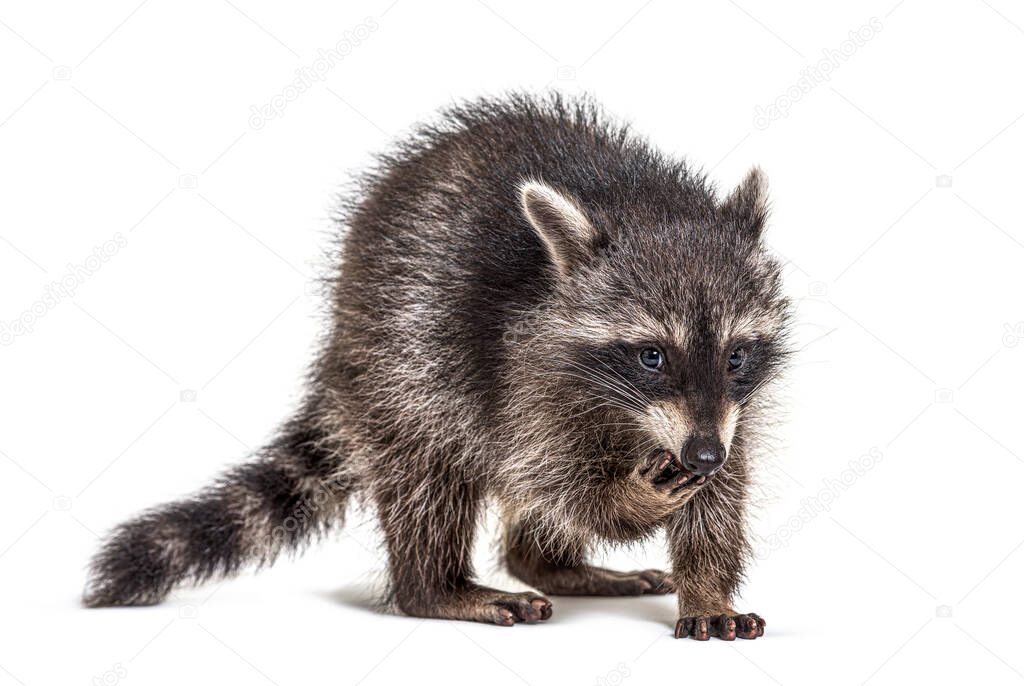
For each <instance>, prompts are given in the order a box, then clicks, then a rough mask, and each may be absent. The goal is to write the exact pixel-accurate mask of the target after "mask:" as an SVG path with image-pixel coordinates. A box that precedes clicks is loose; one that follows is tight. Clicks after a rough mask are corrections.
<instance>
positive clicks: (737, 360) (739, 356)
mask: <svg viewBox="0 0 1024 686" xmlns="http://www.w3.org/2000/svg"><path fill="white" fill-rule="evenodd" d="M746 359H747V351H746V350H744V349H743V348H736V349H735V350H733V351H732V353H731V354H730V355H729V361H728V364H729V371H730V372H734V371H736V370H737V369H739V368H740V367H742V366H743V363H744V362H745V361H746Z"/></svg>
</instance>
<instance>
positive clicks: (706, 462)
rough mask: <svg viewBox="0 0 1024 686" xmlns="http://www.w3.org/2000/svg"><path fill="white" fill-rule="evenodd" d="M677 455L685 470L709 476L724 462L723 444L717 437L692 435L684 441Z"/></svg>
mask: <svg viewBox="0 0 1024 686" xmlns="http://www.w3.org/2000/svg"><path fill="white" fill-rule="evenodd" d="M679 456H680V459H681V461H682V463H683V467H684V468H685V469H686V471H688V472H692V473H693V474H701V475H706V476H711V475H712V474H714V473H715V472H717V471H718V470H719V469H721V468H722V465H723V464H725V446H723V445H722V442H721V441H719V440H718V439H717V438H704V437H698V436H694V437H692V438H690V439H689V440H688V441H686V443H685V444H684V445H683V449H682V450H681V451H680V452H679Z"/></svg>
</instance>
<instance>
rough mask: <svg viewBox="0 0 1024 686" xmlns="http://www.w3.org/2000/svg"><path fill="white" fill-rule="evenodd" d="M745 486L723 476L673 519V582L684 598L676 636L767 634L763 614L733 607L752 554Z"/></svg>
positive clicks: (725, 637)
mask: <svg viewBox="0 0 1024 686" xmlns="http://www.w3.org/2000/svg"><path fill="white" fill-rule="evenodd" d="M719 477H721V478H719ZM742 486H743V483H742V482H737V481H736V479H735V477H733V476H731V475H729V474H726V473H724V472H723V473H720V474H719V475H718V476H716V477H715V479H713V480H711V481H710V482H708V484H707V485H706V486H705V487H704V488H703V489H701V490H700V491H699V492H698V493H697V494H696V495H695V496H694V497H693V498H692V499H691V500H690V501H689V502H688V503H687V504H686V505H685V506H684V507H683V508H682V509H681V510H679V511H678V512H677V513H675V514H673V515H672V516H671V517H670V518H669V521H668V527H667V533H668V539H669V547H670V549H671V554H672V578H673V579H674V580H675V583H676V587H677V589H678V594H679V617H680V619H679V621H678V622H677V623H676V629H675V637H676V638H684V637H687V636H692V637H693V638H695V639H697V640H698V641H706V640H708V639H709V638H711V637H717V638H720V639H722V640H725V641H731V640H734V639H735V638H736V637H737V636H739V637H740V638H757V637H758V636H762V635H764V628H765V621H764V620H763V619H762V618H761V617H760V616H759V615H757V614H754V613H753V612H749V613H741V612H737V611H736V610H734V609H733V606H732V601H733V598H734V597H735V595H736V591H737V589H738V587H739V584H740V581H741V580H742V578H743V570H744V567H745V566H746V562H747V559H748V557H749V555H750V547H749V543H748V541H747V537H746V531H745V523H744V519H743V510H744V508H743V503H742V501H741V502H737V498H736V494H737V493H742V492H743V491H742V490H736V489H737V488H742Z"/></svg>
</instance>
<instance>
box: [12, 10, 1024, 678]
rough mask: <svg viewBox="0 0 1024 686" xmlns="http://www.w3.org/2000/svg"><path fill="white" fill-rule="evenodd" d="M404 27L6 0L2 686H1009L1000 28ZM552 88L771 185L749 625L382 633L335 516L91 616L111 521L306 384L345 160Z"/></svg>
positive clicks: (1013, 282) (673, 147) (943, 22)
mask: <svg viewBox="0 0 1024 686" xmlns="http://www.w3.org/2000/svg"><path fill="white" fill-rule="evenodd" d="M424 5H425V4H424V3H416V2H412V1H411V0H399V1H398V2H394V1H393V0H380V1H376V0H375V1H356V2H346V3H336V2H323V3H317V4H313V3H309V4H306V3H298V4H297V3H287V4H286V3H273V2H260V1H253V0H230V1H228V0H211V1H200V0H186V1H185V2H170V1H169V0H146V1H144V2H142V3H138V1H137V0H125V1H124V2H107V3H103V6H98V5H97V3H73V2H65V3H33V2H23V3H4V4H3V6H2V9H0V62H2V63H3V64H4V69H3V72H2V74H3V76H2V79H3V88H2V89H0V159H2V163H0V175H2V176H0V188H2V202H0V284H2V285H0V343H2V345H0V379H2V380H3V392H2V393H0V417H2V418H3V419H2V422H0V425H2V426H3V431H2V432H0V451H2V452H0V496H2V502H3V514H4V516H3V518H2V521H0V575H2V579H3V583H2V585H0V597H2V607H3V616H4V619H3V621H2V622H0V646H2V648H0V684H25V685H30V686H34V685H37V684H58V683H60V684H73V683H105V684H108V685H113V684H115V683H121V682H124V683H126V684H136V683H137V684H164V683H166V684H170V683H182V682H188V683H214V682H222V681H227V682H232V683H238V682H244V683H274V684H280V685H281V686H285V685H287V684H305V683H335V682H336V683H344V684H354V683H362V684H385V683H393V682H394V681H395V680H397V679H399V678H414V677H415V676H416V675H424V674H427V673H428V672H435V673H437V674H438V675H439V677H438V678H441V679H444V680H446V681H450V682H453V683H478V682H481V681H486V682H487V683H500V684H504V683H510V684H516V683H518V684H521V683H524V682H525V683H527V684H543V683H549V682H553V681H555V680H556V679H557V680H559V681H560V682H564V683H598V684H608V685H611V686H617V685H618V684H620V683H630V682H632V683H637V684H640V683H652V682H654V681H655V680H666V681H667V680H672V681H677V682H678V681H683V680H686V681H690V680H694V681H696V680H701V679H705V680H706V679H716V680H719V681H721V680H722V679H725V680H727V681H729V682H733V683H735V682H736V681H737V680H745V681H746V682H747V683H750V682H755V683H760V682H767V681H773V682H777V683H783V684H801V683H814V684H817V683H822V682H826V683H839V684H846V683H862V682H865V681H868V682H870V683H878V684H881V683H904V682H907V681H908V680H914V681H915V682H919V681H922V680H924V679H927V678H935V679H943V680H953V679H965V680H966V679H971V680H972V681H980V680H991V681H997V682H1004V681H1014V680H1017V679H1019V678H1024V674H1022V673H1024V656H1022V654H1021V652H1020V650H1019V636H1018V634H1019V627H1018V625H1017V620H1018V618H1019V617H1020V612H1021V610H1022V609H1024V608H1022V603H1021V598H1020V595H1019V590H1018V584H1017V583H1015V579H1019V578H1020V577H1021V575H1022V574H1024V552H1021V550H1020V547H1021V544H1022V542H1024V541H1022V538H1024V526H1022V524H1021V517H1020V505H1019V498H1020V495H1019V494H1020V487H1021V477H1022V474H1024V466H1022V464H1021V462H1022V459H1021V454H1022V451H1024V433H1022V430H1021V422H1020V400H1019V397H1020V396H1019V383H1020V380H1021V371H1022V355H1024V351H1022V350H1021V348H1022V347H1024V345H1021V342H1022V340H1024V305H1022V303H1021V297H1020V296H1021V294H1022V289H1021V276H1020V275H1021V267H1022V258H1024V244H1022V241H1024V227H1022V216H1024V215H1022V210H1021V203H1020V199H1019V197H1020V192H1021V191H1020V189H1021V186H1022V182H1024V179H1022V172H1021V164H1020V158H1021V152H1022V143H1024V123H1022V122H1021V117H1022V116H1024V91H1022V90H1021V88H1020V86H1019V80H1020V65H1021V64H1022V63H1024V62H1022V60H1024V28H1022V26H1024V9H1022V8H1021V7H1020V6H1019V5H1015V4H1014V3H1011V2H1009V1H1008V0H991V1H989V2H985V1H981V2H965V3H957V4H955V5H954V4H952V3H950V4H945V3H926V2H923V0H916V1H915V0H910V1H908V2H898V1H897V0H885V1H882V2H865V3H857V4H856V6H852V4H851V6H848V7H844V8H826V7H825V6H824V5H823V4H822V3H814V2H804V3H793V4H787V5H786V6H772V7H767V6H764V5H762V4H759V3H753V2H749V0H739V1H737V2H728V3H719V4H716V5H715V6H713V7H711V6H709V4H708V3H690V4H685V5H684V4H681V3H671V2H667V1H666V0H653V1H651V2H643V1H641V2H636V1H631V2H618V3H608V4H605V5H596V4H594V3H578V4H568V3H553V2H539V3H536V2H515V3H512V2H499V1H498V0H486V2H469V1H467V2H462V3H450V4H443V5H442V4H436V5H434V6H432V7H429V8H428V7H426V6H424ZM297 80H298V81H299V83H300V84H301V88H299V87H296V86H295V83H294V82H295V81H297ZM1014 84H1017V85H1014ZM545 87H552V88H559V89H562V90H565V91H567V92H575V91H577V90H587V91H590V92H592V93H593V94H594V95H596V96H597V98H598V99H599V100H600V101H602V102H603V103H605V105H606V106H607V107H608V108H609V110H611V111H612V112H614V113H616V114H618V115H620V116H621V117H623V118H625V119H628V120H630V121H632V122H633V123H634V124H635V126H636V128H637V129H638V130H639V131H640V132H642V133H644V134H647V135H649V136H650V137H651V139H652V140H653V141H654V142H655V143H656V144H657V145H659V146H660V147H662V148H664V149H665V150H667V151H670V152H671V153H674V154H679V155H686V156H687V157H688V158H689V159H690V160H691V161H692V162H693V163H694V164H696V165H699V166H702V167H704V168H705V169H707V170H709V172H710V173H711V174H712V176H713V177H715V178H716V179H718V180H720V182H721V184H722V185H723V186H732V185H733V184H735V183H736V182H737V181H738V180H739V179H740V178H742V176H743V174H744V173H745V172H746V170H747V169H748V167H749V166H750V165H751V164H755V163H756V164H760V165H761V166H762V167H763V168H764V169H765V171H766V172H767V174H768V176H769V179H770V182H771V189H772V199H773V207H774V213H773V219H772V226H771V229H770V234H769V240H770V242H771V244H772V246H773V247H774V248H775V249H776V250H777V251H778V252H779V253H780V254H781V255H782V256H784V258H785V259H786V261H787V263H788V264H787V269H786V271H787V274H788V286H789V288H790V290H791V292H792V294H793V296H794V298H795V299H797V300H798V302H799V326H798V328H797V330H796V333H797V340H798V341H799V343H800V345H801V346H803V348H802V350H801V352H800V354H799V355H798V358H797V363H796V366H795V368H794V369H793V373H792V374H791V376H790V384H789V386H788V391H787V393H788V396H789V400H788V405H787V407H788V417H787V420H786V422H785V423H784V424H781V425H780V427H779V432H778V433H779V437H780V447H779V451H778V454H777V455H776V456H775V457H774V459H773V460H772V462H771V463H770V464H766V465H765V466H764V468H763V470H762V476H763V477H764V478H763V482H764V483H765V485H766V487H767V490H768V493H767V494H766V497H765V498H764V501H763V504H762V506H761V507H760V508H759V510H758V519H757V522H756V529H757V531H758V532H759V534H760V536H761V537H762V538H761V539H760V541H759V546H758V551H759V556H758V557H759V559H758V561H757V564H756V565H755V566H754V567H753V569H751V572H750V575H749V582H748V584H747V586H746V587H745V594H744V598H743V602H742V604H741V605H740V609H742V610H753V611H756V612H758V613H761V614H762V615H763V616H765V617H766V619H767V621H768V632H767V635H766V636H765V638H763V639H761V640H758V641H753V642H744V641H737V642H735V643H724V642H720V641H711V642H709V643H707V644H702V643H697V642H695V641H674V640H673V639H672V638H671V628H672V624H673V622H674V619H675V601H674V599H673V598H651V597H648V598H642V599H607V600H606V599H575V600H573V599H556V602H555V614H554V618H553V619H552V620H551V621H550V622H549V623H548V624H547V625H543V626H517V627H515V628H512V629H503V628H497V627H491V626H483V625H471V624H465V623H450V622H440V621H420V620H417V619H409V618H403V617H396V616H390V615H386V614H381V613H379V612H377V611H376V610H375V609H374V605H373V592H374V591H373V589H374V588H375V584H377V582H378V580H379V574H380V572H381V571H382V570H383V564H384V561H383V557H382V555H381V552H380V544H379V540H378V539H377V536H376V533H375V531H374V528H373V524H372V520H370V519H369V518H367V517H365V516H360V515H359V514H356V515H355V516H354V517H353V518H352V523H351V525H350V526H349V528H348V529H347V530H346V531H345V533H343V534H340V535H338V536H337V537H335V538H334V539H332V540H330V541H327V542H324V543H323V544H322V545H319V546H317V547H316V548H315V549H314V550H313V551H311V552H310V553H308V554H307V555H305V556H304V557H302V558H301V559H299V560H297V561H294V562H292V561H288V560H283V561H281V562H280V563H279V564H278V565H277V566H276V567H275V568H274V569H272V570H269V571H266V572H263V573H261V574H259V575H245V576H243V577H242V578H240V579H238V580H235V581H232V582H229V583H227V584H224V585H211V586H207V587H204V588H200V589H195V590H184V591H181V592H179V593H177V594H176V595H175V597H174V599H173V600H172V601H170V602H168V603H167V604H165V605H162V606H159V607H155V608H146V609H128V610H99V611H87V610H83V609H80V608H79V607H78V605H77V600H78V594H79V592H80V590H81V586H82V583H83V580H84V565H85V563H86V561H87V559H88V556H89V554H90V553H91V552H92V551H93V550H94V548H95V547H96V544H97V535H98V534H101V533H102V532H103V531H105V530H106V529H107V528H108V527H110V526H111V525H113V524H114V523H116V522H117V521H119V520H121V519H123V518H125V517H126V516H128V515H130V514H132V513H134V512H135V511H136V510H138V509H140V508H142V507H145V506H147V505H151V504H154V503H156V502H159V501H162V500H165V499H168V498H171V497H174V496H176V495H179V494H183V493H186V492H188V491H191V490H193V489H194V488H196V487H198V486H200V485H202V484H204V483H205V482H207V481H208V480H209V479H210V478H211V477H212V476H213V475H214V474H216V473H217V472H219V471H220V470H221V469H223V468H224V467H225V466H226V465H229V464H231V463H234V462H237V461H240V460H242V459H244V457H245V454H246V453H247V451H248V450H249V449H250V448H251V447H253V446H256V445H259V444H260V443H261V442H262V441H263V440H265V439H266V437H268V436H269V435H270V433H271V432H272V430H273V428H274V427H275V425H276V424H277V423H278V422H279V421H280V420H282V419H284V418H285V417H286V416H287V415H288V413H289V412H290V410H291V408H292V407H293V406H294V404H295V403H296V401H297V399H298V398H299V397H300V393H301V384H300V378H301V375H302V373H303V371H304V369H305V366H306V364H307V362H308V361H309V359H310V356H311V354H312V351H313V349H314V345H315V341H316V339H317V336H318V335H319V332H320V331H321V316H320V314H319V312H320V304H321V303H320V302H319V299H318V296H317V293H316V289H315V288H314V287H312V286H311V285H310V284H311V283H313V282H312V277H313V275H314V274H316V273H318V271H319V270H320V269H321V265H322V258H321V257H320V256H321V254H322V251H323V249H324V248H325V247H326V246H327V245H328V242H329V241H328V238H327V236H328V232H329V231H330V223H329V221H328V216H329V213H330V209H331V203H332V196H333V194H334V193H335V192H336V191H337V190H338V189H339V188H340V187H341V185H342V184H343V183H344V182H346V181H347V180H348V179H350V178H351V173H352V171H353V170H358V169H359V168H361V167H362V166H363V165H365V163H366V162H367V160H368V159H369V156H370V155H371V154H372V153H373V152H374V151H378V150H380V149H382V148H383V147H385V146H387V145H388V144H389V142H390V141H392V140H393V139H394V138H395V137H396V136H398V135H401V134H402V133H403V132H404V131H406V130H407V129H408V127H409V126H410V125H411V124H412V123H413V122H415V121H417V120H420V119H423V118H425V117H429V116H430V115H431V113H432V112H433V111H434V110H435V109H436V108H437V107H439V106H442V105H444V104H447V103H450V102H451V101H452V100H453V99H458V98H463V97H467V96H473V95H478V94H483V93H490V94H494V93H498V92H501V91H502V90H504V89H507V88H525V89H530V90H540V89H543V88H545ZM492 533H493V532H492ZM492 540H493V536H492V535H491V534H486V535H484V536H483V537H482V540H481V544H480V557H481V568H482V569H483V570H484V571H485V572H486V573H487V575H488V577H491V579H490V580H491V581H493V582H494V583H499V584H503V585H505V586H513V583H512V582H511V581H509V580H507V579H502V578H495V577H500V574H499V573H498V572H497V571H496V569H495V564H494V562H493V560H494V557H493V554H492V553H493V547H494V546H493V544H492ZM608 557H609V563H610V564H613V565H615V566H617V567H620V568H626V567H634V566H636V565H637V564H638V563H640V564H643V565H653V564H663V563H664V561H665V556H664V552H663V550H662V547H661V545H660V544H652V545H650V546H646V547H634V548H631V549H628V550H623V551H617V552H614V553H611V554H609V556H608Z"/></svg>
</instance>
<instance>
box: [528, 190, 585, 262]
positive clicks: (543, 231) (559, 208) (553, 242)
mask: <svg viewBox="0 0 1024 686" xmlns="http://www.w3.org/2000/svg"><path fill="white" fill-rule="evenodd" d="M519 200H520V203H521V204H522V207H523V214H524V215H526V219H527V220H528V221H529V222H530V225H531V226H533V229H534V231H536V232H537V235H538V236H540V239H541V241H543V243H544V247H546V248H547V250H548V254H549V255H550V256H551V260H552V262H554V263H555V267H557V268H558V271H559V272H560V273H561V274H568V273H570V272H571V271H572V270H573V268H574V267H575V266H577V265H579V264H581V263H582V262H584V261H586V260H587V258H588V257H589V256H590V254H591V252H592V249H591V248H592V246H593V244H594V242H595V239H596V238H597V231H596V230H595V229H594V225H593V224H591V223H590V220H589V219H587V217H586V215H584V214H583V210H581V209H580V207H579V204H578V203H577V202H576V200H575V199H574V198H573V197H572V196H570V195H567V194H564V193H560V192H559V191H557V190H555V189H554V188H552V187H551V186H548V185H547V184H544V183H541V182H539V181H525V182H523V183H522V184H521V185H520V187H519Z"/></svg>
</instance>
